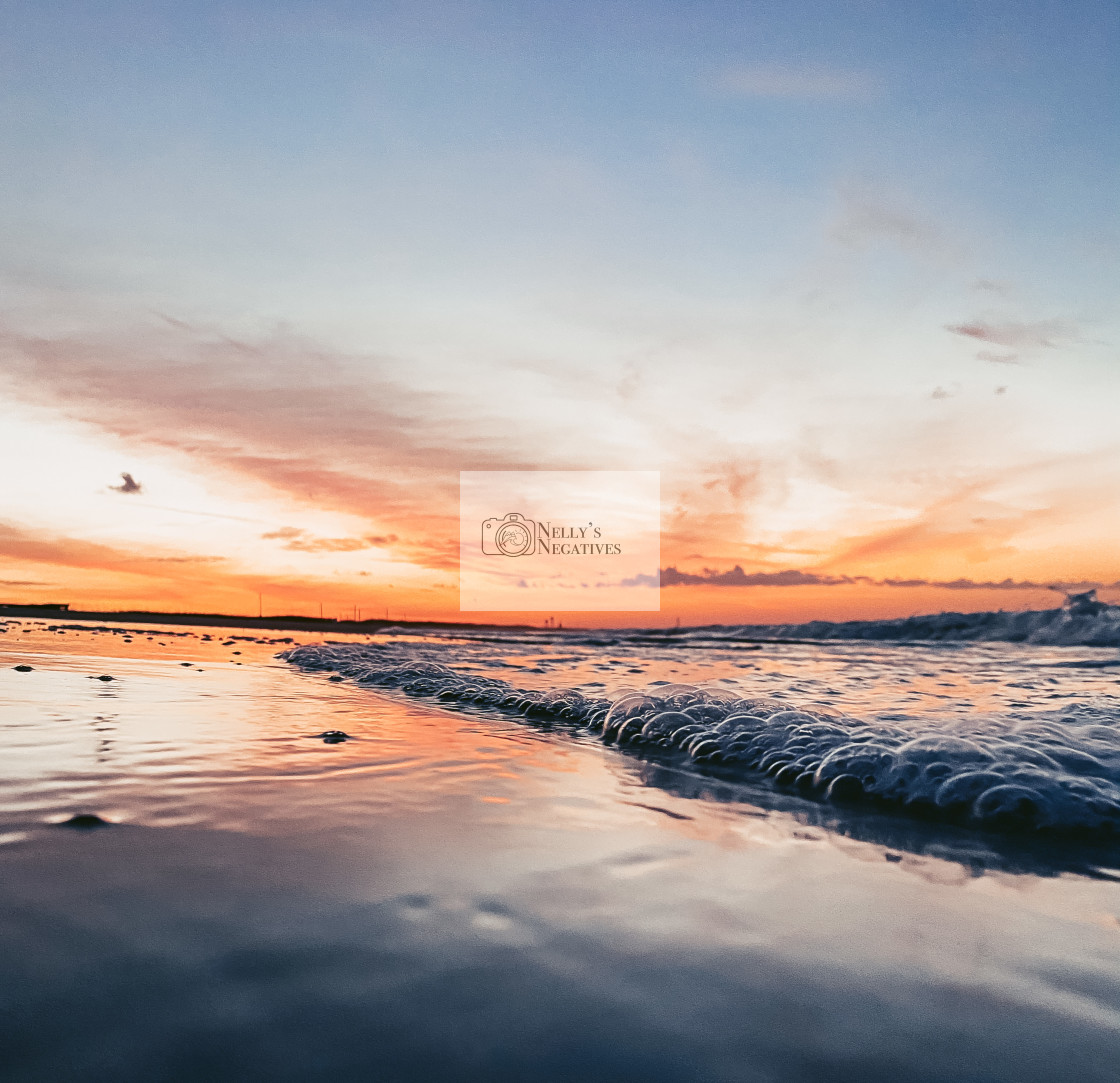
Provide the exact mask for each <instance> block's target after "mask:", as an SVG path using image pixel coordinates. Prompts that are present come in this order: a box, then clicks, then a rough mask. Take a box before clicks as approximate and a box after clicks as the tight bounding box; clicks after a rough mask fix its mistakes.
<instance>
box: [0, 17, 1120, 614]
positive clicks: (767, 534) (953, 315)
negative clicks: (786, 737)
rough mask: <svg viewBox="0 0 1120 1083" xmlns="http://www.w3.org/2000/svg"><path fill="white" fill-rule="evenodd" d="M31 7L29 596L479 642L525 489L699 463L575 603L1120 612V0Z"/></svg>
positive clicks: (13, 78)
mask: <svg viewBox="0 0 1120 1083" xmlns="http://www.w3.org/2000/svg"><path fill="white" fill-rule="evenodd" d="M0 20H2V32H0V93H2V95H3V107H2V109H0V138H2V145H3V148H4V153H3V154H2V156H0V238H2V241H0V450H2V453H3V462H4V471H3V479H2V480H0V601H12V602H32V601H50V602H55V601H58V602H69V603H71V605H72V606H74V607H75V608H79V607H80V608H123V607H145V608H153V609H168V610H189V611H226V612H235V613H254V614H255V613H256V610H257V604H258V602H257V596H258V593H259V594H262V595H263V599H264V601H263V605H264V609H265V611H266V612H272V613H305V614H308V615H317V614H318V612H319V605H320V603H321V604H322V606H323V611H324V613H325V615H327V616H337V615H340V614H343V613H344V612H345V613H352V612H353V610H354V608H355V607H361V608H362V611H363V616H384V615H386V613H387V614H388V615H389V616H391V617H393V618H397V619H399V618H405V617H407V618H440V619H452V620H454V619H458V616H459V610H458V605H459V593H458V568H457V561H458V537H459V526H458V493H459V474H460V471H473V470H515V469H516V470H535V469H539V470H643V471H646V470H658V471H660V472H661V494H662V501H663V507H662V528H663V533H662V539H661V563H662V568H663V569H664V571H663V576H662V582H663V588H662V592H661V602H662V609H661V613H660V614H651V613H646V614H640V615H633V614H625V613H619V614H609V613H607V614H601V613H595V614H586V615H584V617H583V618H582V619H581V618H579V617H577V616H572V617H570V618H568V619H567V620H566V623H568V622H569V621H570V623H573V624H577V623H583V624H592V623H594V624H628V623H641V624H647V625H648V624H657V623H660V624H671V623H674V622H675V621H676V620H677V619H678V618H680V619H681V621H682V622H684V623H696V622H708V621H721V622H727V623H730V622H750V621H781V620H800V619H807V618H811V617H826V618H854V617H874V616H895V615H907V614H910V613H916V612H931V611H936V610H940V609H958V610H972V609H996V608H1004V609H1019V608H1041V607H1045V606H1050V605H1053V604H1056V603H1057V601H1058V600H1059V596H1058V595H1056V594H1054V593H1053V592H1052V591H1048V590H1047V589H1046V587H1047V586H1048V585H1050V584H1054V583H1066V584H1075V583H1086V584H1101V585H1103V586H1104V587H1107V588H1110V589H1102V591H1101V594H1102V596H1103V597H1106V598H1110V599H1114V600H1120V589H1118V588H1117V587H1115V586H1114V584H1116V583H1117V581H1118V580H1120V543H1118V539H1120V357H1118V349H1117V346H1118V343H1120V315H1118V307H1120V306H1118V298H1120V273H1118V266H1120V198H1118V192H1120V170H1118V165H1120V124H1118V116H1120V60H1118V57H1120V7H1118V6H1117V5H1116V4H1115V3H1114V2H1113V0H1101V2H1099V3H1097V2H1078V0H1072V2H1070V0H1063V2H1052V3H1051V2H1029V0H1025V2H1020V3H1014V2H1002V0H983V2H973V3H966V2H960V3H956V2H951V0H927V2H917V0H915V2H906V3H891V2H879V3H870V2H869V3H856V2H852V3H846V2H836V0H822V2H819V3H813V2H805V0H783V2H774V3H753V2H750V0H737V2H731V0H725V2H716V0H690V2H688V3H681V2H679V0H676V2H669V0H665V2H653V0H629V2H611V0H593V2H592V0H587V2H584V0H577V2H559V3H543V2H538V3H514V2H493V3H480V2H478V3H476V2H472V0H461V2H455V3H451V2H445V3H426V2H424V0H407V2H405V0H401V2H386V3H379V2H375V0H365V2H358V0H350V2H341V0H314V2H306V3H305V2H279V3H277V2H268V3H265V2H260V3H254V2H236V3H235V2H227V3H222V2H215V3H205V4H202V3H196V2H191V0H175V2H173V3H160V2H153V0H145V2H143V3H141V2H134V3H120V2H115V0H103V2H100V3H97V4H88V3H77V2H65V0H63V2H51V0H45V2H43V3H35V4H32V3H27V2H18V3H11V2H4V0H0ZM122 473H127V474H128V475H130V476H131V478H132V479H134V481H133V484H131V485H130V484H127V483H125V482H124V481H122V478H121V475H122ZM137 487H138V491H135V490H137ZM736 568H738V569H739V570H738V571H736V570H735V569H736ZM668 569H672V570H671V571H669V570H668ZM996 584H999V585H998V586H996ZM514 617H516V615H515V614H514V615H510V614H502V615H500V619H503V620H504V619H513V618H514ZM561 617H562V619H563V615H561ZM467 619H471V620H479V619H485V615H484V614H478V613H471V614H469V615H467ZM531 619H532V620H533V621H534V622H538V623H539V621H540V614H533V615H532V617H531Z"/></svg>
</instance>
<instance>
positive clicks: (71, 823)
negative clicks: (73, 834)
mask: <svg viewBox="0 0 1120 1083" xmlns="http://www.w3.org/2000/svg"><path fill="white" fill-rule="evenodd" d="M58 826H59V827H76V828H78V829H80V830H83V831H85V830H88V829H90V828H92V827H108V826H109V821H108V820H103V819H102V818H101V817H100V816H98V815H97V813H95V812H78V813H75V814H74V815H73V816H71V817H70V819H69V820H63V821H62V823H60V824H59V825H58Z"/></svg>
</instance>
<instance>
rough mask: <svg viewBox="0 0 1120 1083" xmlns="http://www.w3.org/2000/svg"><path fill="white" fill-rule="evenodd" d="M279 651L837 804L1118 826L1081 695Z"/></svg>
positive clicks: (1104, 747)
mask: <svg viewBox="0 0 1120 1083" xmlns="http://www.w3.org/2000/svg"><path fill="white" fill-rule="evenodd" d="M279 657H281V658H282V659H284V660H286V661H288V662H289V663H291V664H292V665H295V666H298V667H300V668H302V669H305V670H309V671H333V672H335V673H337V674H340V675H341V676H343V677H348V678H350V679H352V680H354V681H355V682H357V683H358V684H363V685H370V686H374V687H379V688H386V689H395V690H397V691H399V692H402V693H404V694H406V695H409V696H416V697H421V698H425V699H431V700H434V701H438V702H443V703H449V704H450V703H455V704H463V705H475V706H478V707H482V708H486V709H489V710H493V711H498V712H501V713H504V714H510V715H516V716H519V717H522V718H524V719H526V720H527V721H531V722H534V723H542V722H543V723H549V724H558V725H565V726H570V727H573V728H581V729H584V730H589V731H592V732H594V733H597V734H598V735H599V736H600V738H601V739H602V740H603V741H604V742H605V743H607V744H612V745H617V746H622V747H624V748H626V749H631V750H633V751H634V752H636V753H638V754H641V755H645V756H649V757H652V758H655V759H658V760H666V759H669V760H672V761H673V762H676V763H680V764H685V765H689V766H693V767H695V768H697V769H700V770H702V771H705V772H709V773H715V774H717V775H720V776H722V777H732V778H735V779H741V780H743V781H747V780H759V779H768V780H769V782H770V784H771V785H773V786H774V787H776V788H778V789H781V790H785V791H789V792H793V793H798V794H801V795H803V796H806V797H810V798H814V799H817V800H822V801H827V802H832V803H834V804H862V803H870V804H875V805H880V806H889V807H891V808H895V809H899V810H904V811H906V812H908V813H910V814H913V815H918V816H922V817H925V818H928V819H935V820H940V821H944V822H949V823H957V824H964V825H968V826H973V827H980V828H984V829H990V830H997V831H1024V830H1039V831H1044V832H1075V833H1088V834H1093V835H1096V834H1102V835H1107V836H1110V837H1111V836H1116V835H1118V834H1120V726H1118V723H1120V713H1118V712H1117V709H1116V707H1115V706H1109V705H1105V704H1092V703H1080V704H1071V705H1067V706H1065V707H1063V708H1062V709H1060V710H1057V711H1045V712H1041V711H1040V712H1032V713H1029V714H1026V713H1022V714H1006V715H995V716H993V715H986V716H974V717H973V718H971V719H968V720H963V721H958V720H953V721H950V722H947V723H939V724H937V725H934V724H933V723H931V722H930V721H928V720H927V721H915V720H913V719H906V720H902V719H898V718H895V719H893V720H892V719H891V718H890V717H889V716H888V717H886V718H874V719H866V718H859V717H853V716H849V715H845V714H843V713H842V712H840V711H838V710H836V709H835V708H833V707H832V706H828V705H821V704H813V703H808V704H804V705H802V706H798V707H791V705H790V704H789V703H785V702H779V701H777V700H769V699H757V698H748V697H742V696H740V695H737V694H736V693H735V692H732V691H730V690H726V691H725V690H723V689H719V688H713V687H707V686H701V685H687V684H668V685H660V686H657V687H656V688H654V687H653V686H650V689H647V690H645V691H629V692H624V693H622V694H619V695H617V696H615V697H613V698H611V697H607V696H590V695H587V694H585V693H584V692H581V691H580V690H579V689H575V688H567V687H560V688H552V689H549V690H546V691H542V690H537V689H521V688H516V687H514V686H513V685H511V684H509V683H508V682H506V681H503V680H500V679H498V678H493V677H487V676H484V675H481V674H469V675H468V674H463V673H461V672H456V671H455V670H453V669H450V668H448V667H447V666H445V665H442V664H440V663H437V662H433V661H429V660H424V659H416V658H412V659H406V660H404V661H398V660H390V658H389V657H388V656H387V655H386V652H385V649H384V648H383V647H381V646H379V645H378V644H358V645H354V644H345V645H338V644H325V645H308V646H300V647H296V648H294V649H292V650H289V651H285V652H284V653H282V654H281V655H280V656H279ZM903 721H905V725H903V724H901V723H902V722H903Z"/></svg>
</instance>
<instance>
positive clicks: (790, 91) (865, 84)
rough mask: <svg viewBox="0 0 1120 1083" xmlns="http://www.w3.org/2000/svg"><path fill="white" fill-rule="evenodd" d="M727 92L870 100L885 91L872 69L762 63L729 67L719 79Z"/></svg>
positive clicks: (780, 97) (720, 84) (767, 95)
mask: <svg viewBox="0 0 1120 1083" xmlns="http://www.w3.org/2000/svg"><path fill="white" fill-rule="evenodd" d="M718 85H719V88H720V89H721V90H722V91H723V92H724V93H726V94H733V95H736V96H738V97H743V98H777V99H787V100H803V101H846V102H859V103H867V102H872V101H875V100H876V99H878V98H880V97H881V96H882V94H883V90H884V86H883V82H882V80H881V79H880V78H879V77H878V76H876V75H874V74H872V73H871V72H868V71H863V70H860V69H855V68H836V67H829V66H825V65H784V64H761V65H747V66H743V67H733V68H729V69H727V70H726V71H724V72H723V74H722V75H721V76H720V78H719V80H718Z"/></svg>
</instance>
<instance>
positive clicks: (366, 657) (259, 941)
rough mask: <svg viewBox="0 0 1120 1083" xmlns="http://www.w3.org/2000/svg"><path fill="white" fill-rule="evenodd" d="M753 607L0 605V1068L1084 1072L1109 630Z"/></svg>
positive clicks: (525, 1076) (1112, 777) (1101, 954)
mask: <svg viewBox="0 0 1120 1083" xmlns="http://www.w3.org/2000/svg"><path fill="white" fill-rule="evenodd" d="M750 631H752V630H742V629H740V630H726V629H724V630H720V629H697V630H684V631H683V632H680V633H664V632H643V631H633V632H618V631H612V632H589V631H586V630H582V631H581V630H568V631H532V630H510V631H500V630H479V631H475V632H464V631H455V632H451V631H446V632H438V633H437V632H431V631H420V630H415V629H408V628H403V627H402V628H399V629H396V630H388V631H387V632H385V633H383V634H379V635H375V636H357V635H355V636H337V637H333V639H334V640H335V641H333V642H329V643H324V642H323V639H322V637H321V636H318V635H313V634H310V633H300V634H295V633H293V634H290V635H282V636H281V635H270V634H263V633H261V632H259V631H256V630H242V631H237V630H230V629H214V628H201V627H199V628H184V627H176V628H172V627H166V628H164V627H133V628H131V629H130V628H127V627H123V626H108V625H106V626H96V625H93V624H90V623H82V622H70V623H64V624H58V623H55V624H48V623H46V622H42V621H32V620H24V621H20V622H15V621H13V622H9V623H8V624H7V627H6V630H5V631H4V633H3V634H2V635H0V649H2V650H3V665H2V668H0V924H2V931H0V1078H3V1079H4V1080H5V1081H9V1080H10V1081H24V1080H27V1081H30V1080H36V1081H38V1080H44V1081H45V1080H51V1081H56V1080H82V1081H84V1080H98V1081H100V1080H105V1081H113V1083H125V1081H132V1080H145V1081H149V1080H197V1079H206V1080H218V1081H224V1080H231V1081H232V1080H238V1081H241V1080H262V1081H264V1080H269V1081H271V1080H318V1079H324V1080H328V1079H329V1080H332V1081H339V1080H351V1079H353V1080H369V1079H378V1080H402V1081H404V1080H408V1081H411V1080H436V1079H438V1080H518V1081H520V1080H542V1081H553V1080H571V1081H579V1083H583V1081H598V1080H602V1081H612V1083H613V1081H629V1080H634V1081H639V1080H640V1081H650V1080H655V1081H656V1080H666V1081H668V1080H674V1081H677V1080H697V1081H705V1083H707V1081H723V1080H727V1081H732V1080H733V1081H755V1080H758V1081H764V1080H765V1081H783V1083H784V1081H802V1080H803V1081H818V1080H819V1081H825V1080H827V1081H832V1080H839V1081H844V1080H852V1081H856V1080H859V1081H861V1083H865V1081H870V1080H884V1081H886V1080H892V1081H893V1080H899V1079H907V1080H931V1081H932V1080H954V1081H955V1080H977V1081H980V1080H983V1081H989V1080H991V1081H997V1080H998V1081H1004V1080H1006V1081H1015V1083H1030V1081H1034V1080H1038V1081H1048V1083H1049V1081H1055V1080H1064V1079H1076V1080H1079V1081H1090V1080H1113V1079H1115V1078H1116V1077H1117V1071H1116V1064H1117V1063H1118V1060H1120V728H1118V726H1117V722H1118V721H1120V665H1117V664H1116V663H1117V662H1120V658H1118V656H1117V651H1116V649H1115V648H1114V647H1105V646H1092V645H1057V644H1054V643H1038V642H1036V643H1008V642H990V641H988V642H974V641H960V640H950V641H942V642H932V641H920V642H909V641H893V640H892V641H883V640H865V639H850V638H849V639H842V638H824V639H821V640H820V641H797V640H795V639H793V638H792V637H790V639H789V641H782V642H757V641H756V640H757V638H758V637H757V635H754V634H748V632H750ZM753 631H757V630H753ZM28 667H30V668H28Z"/></svg>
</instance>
